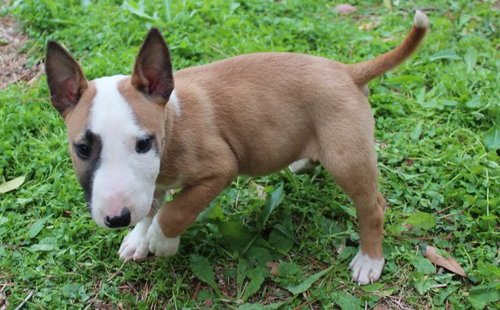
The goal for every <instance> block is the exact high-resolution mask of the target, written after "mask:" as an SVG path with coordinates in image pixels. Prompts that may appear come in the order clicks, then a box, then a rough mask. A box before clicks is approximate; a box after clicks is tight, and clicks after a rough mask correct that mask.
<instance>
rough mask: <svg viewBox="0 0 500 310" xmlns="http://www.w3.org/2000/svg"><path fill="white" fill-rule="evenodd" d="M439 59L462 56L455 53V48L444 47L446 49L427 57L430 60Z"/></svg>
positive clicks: (452, 58)
mask: <svg viewBox="0 0 500 310" xmlns="http://www.w3.org/2000/svg"><path fill="white" fill-rule="evenodd" d="M439 59H450V60H460V59H462V58H461V57H460V56H458V55H457V53H456V52H455V50H452V49H446V50H442V51H439V52H437V53H436V54H434V55H432V56H431V57H430V58H429V60H430V61H435V60H439Z"/></svg>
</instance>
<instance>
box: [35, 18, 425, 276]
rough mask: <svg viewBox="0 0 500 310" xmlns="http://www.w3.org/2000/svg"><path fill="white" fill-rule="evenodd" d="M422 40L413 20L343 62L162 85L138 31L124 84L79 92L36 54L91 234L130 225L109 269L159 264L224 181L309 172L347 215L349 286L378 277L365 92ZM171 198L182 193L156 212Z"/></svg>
mask: <svg viewBox="0 0 500 310" xmlns="http://www.w3.org/2000/svg"><path fill="white" fill-rule="evenodd" d="M427 28H428V19H427V16H426V15H425V14H424V13H422V12H420V11H417V12H416V15H415V20H414V24H413V28H412V30H411V32H410V33H409V35H408V36H407V37H406V39H405V40H404V42H403V43H402V44H401V45H399V46H398V47H396V48H395V49H394V50H392V51H390V52H388V53H386V54H383V55H381V56H379V57H377V58H375V59H373V60H370V61H366V62H361V63H357V64H351V65H346V64H342V63H338V62H334V61H331V60H329V59H325V58H321V57H315V56H308V55H302V54H293V53H257V54H249V55H242V56H237V57H234V58H230V59H227V60H223V61H218V62H215V63H212V64H208V65H203V66H197V67H193V68H188V69H184V70H180V71H178V72H176V73H175V74H173V72H172V65H171V61H170V54H169V50H168V48H167V45H166V44H165V42H164V40H163V38H162V36H161V34H160V32H159V31H158V30H156V29H152V30H151V31H150V32H149V34H148V36H147V38H146V40H145V42H144V43H143V45H142V48H141V50H140V52H139V55H138V56H137V59H136V63H135V66H134V70H133V74H132V76H123V75H116V76H110V77H103V78H99V79H95V80H93V81H88V80H87V79H86V78H85V76H84V74H83V72H82V70H81V69H80V66H79V65H78V63H77V62H76V61H75V60H74V59H73V58H72V57H71V56H70V54H69V53H68V52H67V51H66V50H65V49H64V48H62V47H61V46H60V45H58V44H57V43H55V42H49V43H48V46H47V58H46V63H45V66H46V72H47V78H48V84H49V88H50V92H51V100H52V104H53V105H54V107H55V108H56V109H57V110H58V111H59V113H60V114H61V115H62V116H63V118H64V120H65V123H66V126H67V131H68V141H69V149H70V152H71V158H72V161H73V165H74V168H75V171H76V174H77V176H78V179H79V181H80V183H81V185H82V187H83V190H84V192H85V197H86V200H87V202H88V206H89V209H90V212H91V213H92V217H93V218H94V220H95V221H96V222H97V224H99V225H101V226H105V227H111V228H115V227H128V226H133V225H135V228H134V229H133V230H132V231H131V232H130V233H129V234H128V235H127V236H126V237H125V239H124V240H123V242H122V245H121V247H120V250H119V255H120V258H122V259H124V260H130V259H135V260H138V259H142V258H144V257H145V256H146V255H148V252H152V253H154V254H156V255H158V256H169V255H173V254H175V253H176V251H177V248H178V246H179V236H180V235H181V234H182V233H183V232H184V231H185V230H186V229H187V228H188V227H189V226H190V225H191V224H192V223H193V222H194V221H195V220H196V218H197V216H198V214H199V213H200V212H201V211H202V210H203V209H204V208H205V207H206V206H207V205H208V204H209V203H210V202H211V201H212V200H213V199H214V198H215V197H216V196H217V195H218V194H219V193H220V192H221V191H222V190H223V189H224V188H225V187H226V186H228V184H230V183H231V181H232V180H233V179H234V178H235V177H236V176H237V175H238V174H244V175H251V176H257V175H263V174H268V173H272V172H275V171H278V170H280V169H283V168H285V167H287V165H290V164H291V163H294V162H297V161H299V160H302V163H303V162H304V160H313V161H319V162H320V163H321V164H322V165H323V166H324V167H325V168H326V169H327V170H328V171H329V172H330V173H331V174H332V175H333V177H334V179H335V181H336V183H337V184H338V185H339V186H340V187H341V188H342V189H343V190H344V191H345V192H346V193H347V195H348V196H349V197H350V198H351V199H352V200H353V202H354V204H355V206H356V211H357V216H358V221H359V229H360V237H361V246H360V250H359V252H358V254H357V255H356V256H355V257H354V259H353V260H352V262H351V264H350V266H349V267H350V268H351V269H352V276H353V279H354V280H355V281H357V282H358V283H360V284H367V283H370V282H372V281H375V280H377V279H378V278H379V277H380V274H381V272H382V268H383V265H384V258H383V254H382V235H383V217H384V208H385V200H384V198H383V197H382V195H381V194H380V193H379V191H378V187H377V161H376V154H375V150H374V119H373V116H372V113H371V109H370V105H369V103H368V99H367V95H368V88H367V86H366V84H367V83H368V81H370V80H371V79H373V78H375V77H377V76H379V75H381V74H383V73H384V72H386V71H388V70H390V69H392V68H394V67H396V66H397V65H398V64H400V63H401V62H403V61H404V60H405V59H406V58H407V57H408V56H410V54H411V53H412V52H413V51H414V50H415V49H416V48H417V46H418V45H419V43H420V42H421V41H422V39H423V38H424V36H425V33H426V31H427ZM174 85H175V87H174ZM297 165H298V166H300V164H295V166H297ZM172 187H179V188H182V191H181V192H180V193H179V194H178V195H177V196H176V197H175V198H174V199H173V201H171V202H168V203H166V204H163V198H164V195H165V192H166V190H167V189H169V188H172ZM162 204H163V205H162ZM157 209H159V210H157ZM156 211H157V212H156Z"/></svg>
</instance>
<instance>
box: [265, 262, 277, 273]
mask: <svg viewBox="0 0 500 310" xmlns="http://www.w3.org/2000/svg"><path fill="white" fill-rule="evenodd" d="M266 266H267V267H269V268H270V269H271V270H270V271H269V273H271V274H272V275H273V276H277V275H278V270H279V267H280V264H278V263H276V262H267V263H266Z"/></svg>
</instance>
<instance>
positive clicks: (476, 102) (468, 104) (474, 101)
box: [465, 96, 483, 109]
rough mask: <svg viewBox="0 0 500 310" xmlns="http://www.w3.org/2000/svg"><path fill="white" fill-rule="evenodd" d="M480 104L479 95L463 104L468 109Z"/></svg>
mask: <svg viewBox="0 0 500 310" xmlns="http://www.w3.org/2000/svg"><path fill="white" fill-rule="evenodd" d="M482 105H483V103H482V102H481V97H479V96H475V97H473V98H472V99H470V100H469V101H467V102H466V103H465V106H466V107H468V108H469V109H476V108H479V107H480V106H482Z"/></svg>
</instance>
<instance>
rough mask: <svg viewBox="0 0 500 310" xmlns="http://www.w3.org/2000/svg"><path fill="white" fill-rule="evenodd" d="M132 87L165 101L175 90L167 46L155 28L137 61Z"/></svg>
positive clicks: (149, 34)
mask: <svg viewBox="0 0 500 310" xmlns="http://www.w3.org/2000/svg"><path fill="white" fill-rule="evenodd" d="M131 82H132V85H133V86H134V87H135V88H137V89H138V90H139V91H141V92H143V93H144V94H146V95H148V96H152V97H158V98H161V99H162V100H164V101H165V103H166V102H167V101H168V99H169V98H170V94H171V93H172V91H173V90H174V77H173V74H172V63H171V61H170V52H169V50H168V47H167V44H166V43H165V41H164V40H163V37H162V35H161V33H160V31H159V30H158V29H156V28H153V29H151V30H150V31H149V33H148V36H147V37H146V40H144V43H143V44H142V47H141V50H140V52H139V55H138V56H137V59H136V61H135V66H134V73H133V74H132V80H131Z"/></svg>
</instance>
